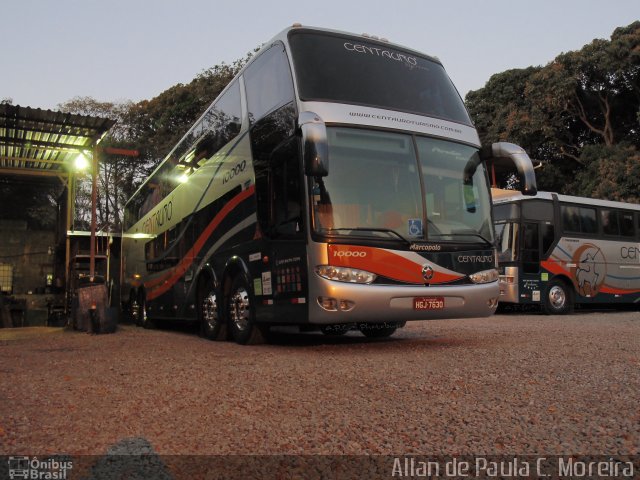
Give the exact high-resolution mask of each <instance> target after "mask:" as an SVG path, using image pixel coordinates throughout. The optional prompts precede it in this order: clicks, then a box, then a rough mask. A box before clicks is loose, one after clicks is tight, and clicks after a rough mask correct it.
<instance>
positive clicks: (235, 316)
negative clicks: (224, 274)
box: [225, 275, 264, 345]
mask: <svg viewBox="0 0 640 480" xmlns="http://www.w3.org/2000/svg"><path fill="white" fill-rule="evenodd" d="M225 304H226V309H225V313H226V318H227V319H228V321H229V330H230V332H231V338H233V340H234V341H235V342H236V343H238V344H240V345H257V344H260V343H264V335H263V331H262V328H261V327H260V326H259V325H257V324H256V313H255V307H254V305H253V295H252V294H251V291H250V289H249V285H248V284H247V281H246V280H245V279H244V277H242V276H240V275H238V276H236V277H235V278H234V279H233V281H232V282H231V290H230V293H229V296H228V297H227V298H226V302H225Z"/></svg>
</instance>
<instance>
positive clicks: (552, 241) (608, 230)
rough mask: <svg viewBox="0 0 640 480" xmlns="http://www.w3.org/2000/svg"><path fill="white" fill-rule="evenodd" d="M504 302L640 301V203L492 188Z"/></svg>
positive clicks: (559, 310)
mask: <svg viewBox="0 0 640 480" xmlns="http://www.w3.org/2000/svg"><path fill="white" fill-rule="evenodd" d="M494 220H495V228H496V236H497V246H498V262H499V265H500V302H501V303H505V304H522V305H540V306H541V307H542V310H543V311H544V312H545V313H548V314H566V313H570V312H572V311H573V308H574V305H575V304H635V305H636V306H640V205H637V204H630V203H623V202H612V201H606V200H594V199H590V198H582V197H574V196H568V195H559V194H556V193H549V192H538V194H537V195H535V196H524V195H521V194H520V193H518V192H513V191H497V190H494Z"/></svg>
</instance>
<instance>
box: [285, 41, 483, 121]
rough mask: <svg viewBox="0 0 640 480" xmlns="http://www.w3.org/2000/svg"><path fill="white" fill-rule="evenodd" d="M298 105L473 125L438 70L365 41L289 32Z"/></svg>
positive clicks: (424, 59)
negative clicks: (353, 107)
mask: <svg viewBox="0 0 640 480" xmlns="http://www.w3.org/2000/svg"><path fill="white" fill-rule="evenodd" d="M290 43H291V51H292V55H293V63H294V69H295V73H296V78H297V82H298V89H299V92H300V97H301V99H302V100H321V101H333V102H340V103H350V104H358V105H366V106H370V107H379V108H385V109H389V110H396V111H402V112H409V113H415V114H417V115H425V116H429V117H437V118H442V119H445V120H451V121H454V122H458V123H463V124H466V125H470V124H471V120H470V119H469V115H468V113H467V110H466V109H465V107H464V104H463V102H462V99H461V98H460V95H459V94H458V91H457V90H456V89H455V87H454V86H453V83H451V80H450V79H449V77H448V75H447V73H446V72H445V70H444V68H443V66H442V65H440V64H439V63H438V62H436V61H434V60H432V59H429V58H427V57H423V56H420V55H418V54H416V53H415V52H412V51H404V50H399V49H397V48H395V47H392V46H390V45H386V44H385V43H380V42H376V41H374V40H369V39H367V38H359V37H349V36H339V35H337V34H329V33H317V32H309V31H306V32H305V31H293V32H292V33H291V34H290Z"/></svg>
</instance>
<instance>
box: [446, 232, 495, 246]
mask: <svg viewBox="0 0 640 480" xmlns="http://www.w3.org/2000/svg"><path fill="white" fill-rule="evenodd" d="M449 235H451V236H452V237H456V236H458V235H466V236H470V237H477V238H479V239H481V240H482V241H484V242H485V243H486V244H487V245H490V246H492V247H493V246H494V245H493V242H492V241H490V240H489V239H488V238H485V237H484V236H482V235H480V234H479V233H478V232H467V231H457V232H451V233H450V234H449Z"/></svg>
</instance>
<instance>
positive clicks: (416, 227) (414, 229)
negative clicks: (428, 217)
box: [409, 218, 423, 237]
mask: <svg viewBox="0 0 640 480" xmlns="http://www.w3.org/2000/svg"><path fill="white" fill-rule="evenodd" d="M422 235H423V232H422V219H420V218H410V219H409V236H410V237H421V236H422Z"/></svg>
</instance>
